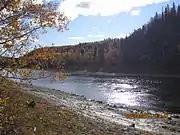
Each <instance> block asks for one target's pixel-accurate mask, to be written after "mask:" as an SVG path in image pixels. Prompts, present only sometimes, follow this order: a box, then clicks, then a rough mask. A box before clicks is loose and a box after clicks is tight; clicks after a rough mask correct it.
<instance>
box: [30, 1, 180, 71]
mask: <svg viewBox="0 0 180 135" xmlns="http://www.w3.org/2000/svg"><path fill="white" fill-rule="evenodd" d="M179 24H180V5H178V6H176V5H175V4H173V6H172V7H170V6H169V5H167V6H166V7H165V8H164V11H163V12H162V13H161V14H158V13H156V14H155V16H154V17H152V18H151V19H150V21H149V22H148V23H147V24H144V25H143V26H142V27H141V28H139V29H137V30H135V31H134V32H133V33H132V34H130V35H129V36H128V37H126V38H124V39H105V40H103V41H100V42H89V43H80V44H78V45H74V46H61V47H46V48H40V49H37V50H34V51H33V52H31V53H30V54H29V55H27V56H28V57H29V56H35V55H37V54H43V53H44V52H45V53H47V52H48V53H50V55H52V53H53V54H55V57H54V58H53V60H52V59H51V60H47V61H48V62H47V63H48V64H46V68H53V69H54V68H58V67H57V63H65V68H66V69H68V70H84V69H87V70H92V71H99V70H100V71H106V72H128V73H129V72H131V73H139V72H143V73H144V72H146V73H152V72H153V73H154V72H157V73H159V72H162V73H179V72H180V70H179V69H180V64H179V63H178V62H179V60H180V25H179ZM36 59H37V60H38V58H36ZM52 61H54V62H52ZM43 62H44V61H43Z"/></svg>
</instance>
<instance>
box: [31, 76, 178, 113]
mask: <svg viewBox="0 0 180 135" xmlns="http://www.w3.org/2000/svg"><path fill="white" fill-rule="evenodd" d="M32 83H33V85H36V86H41V87H47V88H52V89H56V90H62V91H65V92H68V93H74V94H78V95H84V96H85V97H86V98H88V99H94V100H100V101H104V102H106V103H108V104H115V105H116V106H127V107H132V108H139V109H155V110H157V111H168V112H173V113H180V79H173V78H166V79H164V78H138V77H83V76H68V77H67V79H66V80H65V81H60V80H56V81H50V80H49V79H39V80H34V81H32Z"/></svg>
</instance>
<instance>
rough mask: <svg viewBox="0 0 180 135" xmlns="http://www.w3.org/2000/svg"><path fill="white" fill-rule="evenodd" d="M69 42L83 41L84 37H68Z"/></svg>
mask: <svg viewBox="0 0 180 135" xmlns="http://www.w3.org/2000/svg"><path fill="white" fill-rule="evenodd" d="M68 39H71V40H84V37H68Z"/></svg>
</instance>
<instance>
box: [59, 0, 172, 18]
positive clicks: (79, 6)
mask: <svg viewBox="0 0 180 135" xmlns="http://www.w3.org/2000/svg"><path fill="white" fill-rule="evenodd" d="M167 1H169V0H64V1H62V2H61V4H60V6H59V10H60V11H62V12H64V13H65V15H66V16H67V17H68V18H69V19H71V20H74V19H75V18H77V17H78V16H80V15H83V16H89V15H94V16H95V15H101V16H110V15H114V14H118V13H122V12H130V11H131V10H132V8H137V7H143V6H146V5H148V4H153V3H156V4H157V3H161V2H167Z"/></svg>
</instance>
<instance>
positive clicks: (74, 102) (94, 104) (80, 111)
mask: <svg viewBox="0 0 180 135" xmlns="http://www.w3.org/2000/svg"><path fill="white" fill-rule="evenodd" d="M20 86H21V89H20V90H19V89H18V90H16V93H19V92H21V93H22V94H21V96H22V95H26V98H25V100H24V101H23V100H22V103H21V105H20V106H22V104H23V105H24V104H25V102H26V101H27V99H28V100H34V101H36V102H37V104H39V106H42V105H41V103H44V102H45V103H46V104H47V105H48V106H51V107H52V108H53V107H55V108H56V109H60V111H63V112H64V111H65V112H66V110H67V111H69V112H70V113H72V114H74V113H75V116H76V117H78V118H83V120H85V121H90V122H91V123H94V126H95V127H96V126H97V125H98V126H97V127H96V128H95V127H93V126H92V125H89V124H87V123H86V122H85V123H84V122H83V121H81V120H80V121H81V123H83V125H84V126H85V129H88V131H87V134H95V133H90V131H89V130H93V128H95V130H97V131H98V132H97V133H99V134H101V133H102V134H118V135H119V134H147V133H148V134H149V133H151V134H167V135H177V134H180V129H179V126H180V119H179V117H180V116H179V115H178V114H177V115H175V114H168V115H169V117H168V119H167V118H161V119H127V118H125V114H132V113H138V114H143V113H145V114H147V113H148V114H156V113H157V112H155V111H153V110H137V109H130V108H126V107H123V106H122V107H117V106H113V105H109V104H106V103H103V102H102V101H93V100H90V99H86V98H85V97H84V96H78V95H75V94H68V93H65V92H63V91H59V90H55V89H48V88H42V87H36V86H30V85H24V86H23V85H20ZM10 93H11V91H10ZM1 95H2V94H1ZM12 95H13V94H12ZM21 96H16V95H14V97H21ZM14 100H15V102H16V98H14ZM41 101H43V102H41ZM12 102H13V103H14V104H15V102H14V101H12ZM16 107H17V108H18V106H16ZM24 107H25V106H24ZM37 107H38V106H37ZM51 107H50V108H51ZM44 108H46V109H45V110H46V111H45V112H41V116H47V118H50V119H51V117H52V112H51V111H52V109H51V110H50V111H49V107H47V106H46V105H45V107H44ZM24 109H25V110H24V111H26V109H27V107H25V108H24ZM41 109H42V108H41ZM41 109H40V110H41ZM63 109H65V110H63ZM37 110H38V108H37ZM37 110H33V112H34V113H35V112H36V111H37ZM28 112H30V111H29V110H28ZM65 112H64V113H63V114H66V113H65ZM53 113H55V114H56V113H57V112H56V111H53ZM158 113H159V114H162V112H158ZM36 115H38V114H37V112H36ZM48 115H50V116H48ZM54 116H55V115H54V114H53V117H52V119H54ZM63 117H69V116H68V115H67V116H63ZM70 118H72V120H73V121H74V122H75V123H77V122H79V120H78V119H76V118H75V119H74V118H73V117H70ZM25 119H26V118H25ZM44 119H46V117H44ZM55 119H57V121H56V122H58V119H59V120H61V118H59V117H56V118H55ZM33 120H34V118H33ZM38 120H39V119H38ZM48 121H49V120H48ZM61 121H62V120H61ZM20 123H22V122H20ZM38 123H40V126H43V125H41V124H43V123H41V121H38ZM65 123H66V124H65V125H66V126H68V124H70V125H71V122H70V123H69V122H68V124H67V121H66V122H65ZM46 124H47V123H46ZM49 124H53V121H51V122H50V123H49ZM96 124H97V125H96ZM56 126H58V124H57V125H56ZM86 126H90V127H86ZM99 126H100V127H102V128H100V127H99ZM32 127H33V126H32ZM43 127H44V126H43ZM26 128H27V127H25V129H26ZM36 128H37V127H36ZM99 128H100V129H99ZM31 130H33V128H31ZM42 130H43V129H42ZM49 130H50V129H49ZM81 130H82V127H81V128H80V129H79V128H78V132H80V133H81ZM83 131H84V130H83ZM147 131H148V132H147ZM46 132H47V131H46ZM58 132H60V131H58ZM73 132H74V130H73ZM44 133H45V132H44ZM75 133H77V132H76V131H75ZM77 134H78V133H77ZM82 134H83V133H82Z"/></svg>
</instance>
